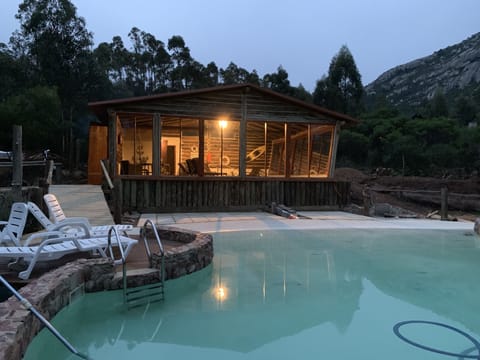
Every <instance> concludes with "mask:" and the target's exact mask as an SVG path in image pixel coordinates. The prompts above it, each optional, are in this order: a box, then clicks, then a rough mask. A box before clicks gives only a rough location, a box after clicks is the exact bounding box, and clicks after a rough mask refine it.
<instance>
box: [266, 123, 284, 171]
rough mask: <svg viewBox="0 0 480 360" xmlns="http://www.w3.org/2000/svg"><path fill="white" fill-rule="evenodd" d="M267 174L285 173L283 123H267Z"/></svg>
mask: <svg viewBox="0 0 480 360" xmlns="http://www.w3.org/2000/svg"><path fill="white" fill-rule="evenodd" d="M266 139H267V144H266V148H267V149H266V152H267V158H268V167H267V176H279V175H285V124H284V123H274V122H269V123H267V134H266Z"/></svg>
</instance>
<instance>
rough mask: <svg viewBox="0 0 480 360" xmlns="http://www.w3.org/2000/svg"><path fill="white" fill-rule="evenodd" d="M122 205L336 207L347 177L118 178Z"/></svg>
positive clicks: (346, 192)
mask: <svg viewBox="0 0 480 360" xmlns="http://www.w3.org/2000/svg"><path fill="white" fill-rule="evenodd" d="M117 183H118V184H119V185H120V189H118V190H117V191H119V193H120V196H119V197H118V198H119V199H122V200H121V202H122V205H121V206H122V210H123V211H132V210H135V211H139V212H146V211H151V212H181V211H235V210H258V209H263V208H265V207H267V206H270V205H271V203H272V202H276V203H277V204H285V205H287V206H290V207H292V208H294V209H322V210H327V209H331V210H333V209H341V208H343V206H345V205H346V204H348V203H349V202H350V183H348V182H339V181H332V180H318V179H317V180H315V181H311V180H308V179H301V180H298V179H294V180H293V179H278V180H276V179H268V180H266V179H258V178H257V179H253V178H249V179H234V178H230V179H225V178H222V179H220V178H195V179H192V178H181V177H176V178H172V179H166V178H140V177H128V178H120V181H118V182H117Z"/></svg>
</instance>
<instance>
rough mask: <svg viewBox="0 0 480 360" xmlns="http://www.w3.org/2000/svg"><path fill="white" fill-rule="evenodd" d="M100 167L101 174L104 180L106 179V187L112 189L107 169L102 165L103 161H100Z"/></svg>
mask: <svg viewBox="0 0 480 360" xmlns="http://www.w3.org/2000/svg"><path fill="white" fill-rule="evenodd" d="M100 166H101V167H102V172H103V175H104V176H105V179H107V183H108V187H109V188H110V189H113V182H112V179H111V178H110V174H109V173H108V170H107V167H106V166H105V164H104V163H103V160H100Z"/></svg>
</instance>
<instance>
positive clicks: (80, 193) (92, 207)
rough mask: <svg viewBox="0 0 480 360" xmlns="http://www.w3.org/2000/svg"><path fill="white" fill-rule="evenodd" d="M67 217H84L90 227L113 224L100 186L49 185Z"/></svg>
mask: <svg viewBox="0 0 480 360" xmlns="http://www.w3.org/2000/svg"><path fill="white" fill-rule="evenodd" d="M49 192H51V193H52V194H55V196H56V197H57V199H58V201H59V202H60V205H61V206H62V209H63V211H64V212H65V215H66V216H67V217H72V216H80V217H86V218H88V220H89V221H90V223H91V224H92V225H107V224H112V225H113V224H114V222H113V217H112V215H111V214H110V210H109V208H108V205H107V202H106V201H105V197H104V195H103V191H102V188H101V186H100V185H50V187H49Z"/></svg>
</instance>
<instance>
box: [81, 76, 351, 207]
mask: <svg viewBox="0 0 480 360" xmlns="http://www.w3.org/2000/svg"><path fill="white" fill-rule="evenodd" d="M89 107H90V109H91V111H92V112H93V113H94V114H96V116H97V118H98V124H92V125H91V127H90V139H89V164H88V166H89V182H90V183H95V184H98V183H100V181H101V170H100V160H102V159H105V158H107V159H108V163H109V172H110V174H111V176H112V178H114V179H115V180H116V186H117V192H119V194H118V196H119V198H120V199H121V206H122V210H138V211H156V212H162V211H169V212H171V211H208V210H211V211H221V210H255V209H259V208H262V207H264V206H268V205H269V204H271V203H272V202H276V203H277V204H285V205H287V206H290V207H295V208H340V207H342V206H343V205H344V204H346V203H347V202H348V201H349V189H350V188H349V184H348V183H344V182H338V181H334V180H333V174H334V169H335V154H336V149H337V143H338V136H339V132H340V128H341V127H342V126H347V125H352V124H354V123H356V122H357V120H355V119H353V118H351V117H349V116H347V115H343V114H340V113H336V112H333V111H329V110H327V109H324V108H321V107H318V106H316V105H313V104H310V103H306V102H303V101H300V100H297V99H295V98H291V97H288V96H285V95H282V94H279V93H276V92H274V91H271V90H268V89H264V88H261V87H258V86H255V85H251V84H242V85H230V86H219V87H214V88H207V89H201V90H192V91H184V92H177V93H165V94H160V95H153V96H146V97H135V98H128V99H119V100H110V101H102V102H95V103H91V104H89ZM118 188H119V189H118Z"/></svg>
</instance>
